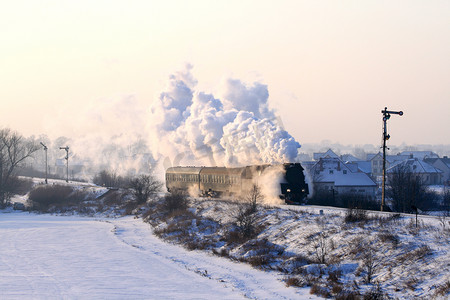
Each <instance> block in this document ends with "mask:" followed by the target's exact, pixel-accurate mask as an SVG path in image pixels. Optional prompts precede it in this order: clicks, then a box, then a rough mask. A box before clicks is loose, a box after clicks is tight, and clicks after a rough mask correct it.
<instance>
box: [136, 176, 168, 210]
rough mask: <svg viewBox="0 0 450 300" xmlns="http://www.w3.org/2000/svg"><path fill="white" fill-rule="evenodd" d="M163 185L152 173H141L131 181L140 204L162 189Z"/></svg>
mask: <svg viewBox="0 0 450 300" xmlns="http://www.w3.org/2000/svg"><path fill="white" fill-rule="evenodd" d="M161 186H162V183H161V182H159V181H158V180H156V178H154V177H153V176H151V175H140V176H138V177H136V178H133V179H131V180H130V183H129V187H130V189H131V190H132V192H133V195H134V197H135V198H136V201H137V203H138V204H143V203H145V202H146V201H147V200H148V198H149V197H150V196H151V195H153V194H155V193H157V192H159V191H160V190H161Z"/></svg>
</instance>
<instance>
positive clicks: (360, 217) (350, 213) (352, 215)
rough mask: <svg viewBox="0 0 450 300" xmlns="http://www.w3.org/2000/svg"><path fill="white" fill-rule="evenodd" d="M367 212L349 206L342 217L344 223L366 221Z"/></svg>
mask: <svg viewBox="0 0 450 300" xmlns="http://www.w3.org/2000/svg"><path fill="white" fill-rule="evenodd" d="M368 220H369V219H368V217H367V212H366V211H365V210H363V209H360V208H349V209H347V212H346V214H345V217H344V221H345V222H346V223H354V222H367V221H368Z"/></svg>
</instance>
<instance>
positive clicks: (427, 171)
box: [386, 158, 443, 185]
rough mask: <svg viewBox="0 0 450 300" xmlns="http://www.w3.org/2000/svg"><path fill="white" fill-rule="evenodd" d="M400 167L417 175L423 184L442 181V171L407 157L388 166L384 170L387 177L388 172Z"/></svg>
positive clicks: (435, 183)
mask: <svg viewBox="0 0 450 300" xmlns="http://www.w3.org/2000/svg"><path fill="white" fill-rule="evenodd" d="M400 168H402V169H404V170H405V171H407V172H412V173H414V174H416V175H417V176H419V177H420V179H421V181H422V183H423V184H425V185H437V184H442V183H443V181H442V174H443V172H442V171H441V170H439V169H437V168H435V167H433V166H432V165H430V164H428V163H426V162H424V161H423V160H420V159H418V158H409V159H407V160H404V161H402V162H399V163H397V164H395V165H394V166H392V167H390V168H389V169H387V170H386V173H387V175H388V177H389V174H393V173H394V172H396V171H398V170H399V169H400Z"/></svg>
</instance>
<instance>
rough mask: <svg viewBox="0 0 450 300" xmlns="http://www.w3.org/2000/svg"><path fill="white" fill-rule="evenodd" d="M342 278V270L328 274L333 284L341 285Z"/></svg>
mask: <svg viewBox="0 0 450 300" xmlns="http://www.w3.org/2000/svg"><path fill="white" fill-rule="evenodd" d="M341 276H342V271H341V270H340V269H336V270H332V271H329V272H328V281H329V282H332V283H339V280H340V278H341Z"/></svg>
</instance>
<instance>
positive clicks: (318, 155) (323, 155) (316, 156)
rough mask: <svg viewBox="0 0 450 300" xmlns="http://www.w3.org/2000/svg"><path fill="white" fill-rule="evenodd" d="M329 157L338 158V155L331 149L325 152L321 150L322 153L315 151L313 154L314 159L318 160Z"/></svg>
mask: <svg viewBox="0 0 450 300" xmlns="http://www.w3.org/2000/svg"><path fill="white" fill-rule="evenodd" d="M330 157H332V158H339V156H338V155H337V154H336V153H334V152H333V150H331V149H328V151H327V152H323V153H320V152H317V153H314V154H313V158H314V160H315V161H318V160H320V159H321V158H330Z"/></svg>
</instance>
